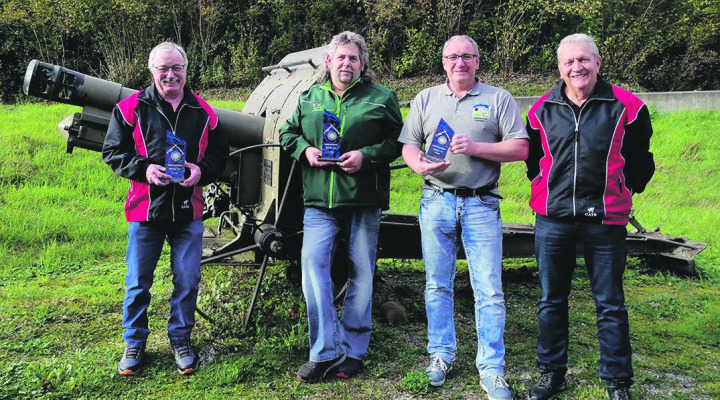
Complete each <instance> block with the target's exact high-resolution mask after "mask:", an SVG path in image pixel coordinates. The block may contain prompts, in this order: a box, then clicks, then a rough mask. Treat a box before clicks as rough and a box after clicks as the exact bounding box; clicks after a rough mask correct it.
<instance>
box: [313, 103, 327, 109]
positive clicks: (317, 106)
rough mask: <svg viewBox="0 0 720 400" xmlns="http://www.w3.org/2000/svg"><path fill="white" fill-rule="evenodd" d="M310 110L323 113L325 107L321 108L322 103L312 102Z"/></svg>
mask: <svg viewBox="0 0 720 400" xmlns="http://www.w3.org/2000/svg"><path fill="white" fill-rule="evenodd" d="M312 110H313V111H325V107H323V105H322V103H321V102H319V101H314V102H313V103H312Z"/></svg>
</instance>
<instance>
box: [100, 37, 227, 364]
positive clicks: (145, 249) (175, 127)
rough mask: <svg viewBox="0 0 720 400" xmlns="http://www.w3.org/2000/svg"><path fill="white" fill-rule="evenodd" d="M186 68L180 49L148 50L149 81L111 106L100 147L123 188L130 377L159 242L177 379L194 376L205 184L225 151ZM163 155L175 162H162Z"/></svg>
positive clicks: (142, 342) (137, 360)
mask: <svg viewBox="0 0 720 400" xmlns="http://www.w3.org/2000/svg"><path fill="white" fill-rule="evenodd" d="M187 67H188V60H187V55H186V54H185V51H184V50H183V48H182V47H180V46H178V45H177V44H175V43H172V42H164V43H161V44H159V45H157V46H156V47H155V48H154V49H152V51H151V52H150V56H149V58H148V68H149V69H150V72H151V73H152V76H153V82H154V83H153V84H152V85H150V86H149V87H147V88H146V89H144V90H141V91H139V92H137V93H135V94H133V95H131V96H130V97H128V98H126V99H123V100H122V101H120V102H119V103H118V104H117V106H115V108H114V109H113V112H112V117H111V119H110V124H109V126H108V131H107V135H106V137H105V143H104V144H103V149H102V153H103V159H104V160H105V162H106V163H107V164H108V165H109V166H110V168H112V170H113V171H115V173H116V174H117V175H119V176H121V177H123V178H126V179H129V180H130V190H129V192H128V199H127V202H126V203H125V217H126V219H127V220H128V222H130V227H129V235H128V248H127V255H126V259H127V275H126V277H125V300H124V302H123V323H122V324H123V328H124V333H123V340H124V341H125V352H124V353H123V357H122V359H121V360H120V363H119V365H118V373H119V374H121V375H135V374H137V373H138V372H139V371H140V368H141V367H142V365H143V361H144V354H145V346H146V342H147V337H148V333H149V330H148V321H147V308H148V305H149V304H150V288H151V287H152V282H153V274H154V272H155V268H156V266H157V262H158V259H159V257H160V254H161V252H162V248H163V244H164V242H165V241H166V240H167V242H168V244H169V245H170V251H171V253H170V268H171V270H172V273H173V286H174V289H173V293H172V296H171V298H170V318H169V320H168V327H167V334H168V338H169V339H170V345H171V347H172V351H173V354H174V357H175V363H176V365H177V369H178V372H180V373H181V374H183V375H186V374H191V373H193V372H194V371H195V369H196V368H197V356H196V354H195V352H194V350H193V348H192V347H191V345H190V334H191V332H192V328H193V326H194V325H195V306H196V300H197V293H198V285H199V282H200V258H201V255H202V234H203V223H202V215H203V190H202V186H204V185H207V184H209V183H211V182H213V181H215V179H216V178H217V177H218V175H219V174H221V173H222V171H223V170H224V168H225V161H226V159H227V157H228V151H229V150H228V144H227V141H226V139H225V137H224V136H223V134H222V132H221V131H220V129H219V122H218V118H217V116H216V115H215V113H214V112H213V110H212V109H211V108H210V106H209V105H208V104H207V103H206V102H205V100H203V99H202V98H201V97H200V96H198V95H196V94H195V93H193V92H191V91H190V89H189V88H188V87H187V86H186V85H185V76H186V73H187ZM168 155H173V156H174V157H175V158H173V159H174V160H175V161H177V162H175V163H173V162H171V163H166V162H167V159H168V157H167V156H168ZM183 160H185V161H184V163H183Z"/></svg>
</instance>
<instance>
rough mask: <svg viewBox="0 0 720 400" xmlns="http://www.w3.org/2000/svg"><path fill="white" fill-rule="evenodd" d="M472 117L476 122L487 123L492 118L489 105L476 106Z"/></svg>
mask: <svg viewBox="0 0 720 400" xmlns="http://www.w3.org/2000/svg"><path fill="white" fill-rule="evenodd" d="M472 117H473V119H474V120H475V121H481V122H484V121H487V119H488V118H490V105H489V104H475V105H474V106H473V111H472Z"/></svg>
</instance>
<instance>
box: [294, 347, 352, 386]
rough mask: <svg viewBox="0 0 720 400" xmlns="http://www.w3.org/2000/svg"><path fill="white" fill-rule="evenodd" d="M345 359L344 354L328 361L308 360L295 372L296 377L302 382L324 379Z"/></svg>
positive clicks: (315, 381)
mask: <svg viewBox="0 0 720 400" xmlns="http://www.w3.org/2000/svg"><path fill="white" fill-rule="evenodd" d="M343 361H345V354H343V355H341V356H340V357H338V358H335V359H332V360H328V361H320V362H315V361H308V362H306V363H305V364H303V365H302V366H300V369H299V370H298V372H297V379H298V380H299V381H300V382H304V383H317V382H320V381H321V380H323V379H325V377H326V376H327V375H328V374H329V373H330V372H331V371H332V370H334V369H335V367H337V366H338V365H340V364H342V362H343Z"/></svg>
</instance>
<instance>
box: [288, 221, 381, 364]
mask: <svg viewBox="0 0 720 400" xmlns="http://www.w3.org/2000/svg"><path fill="white" fill-rule="evenodd" d="M379 230H380V209H379V208H375V209H371V208H340V209H326V208H315V207H307V208H305V216H304V221H303V245H302V254H301V263H302V287H303V294H304V295H305V302H306V304H307V313H308V331H309V336H310V361H315V362H321V361H328V360H332V359H335V358H337V357H339V356H341V355H343V354H347V356H348V357H352V358H355V359H358V360H360V359H362V358H363V356H365V353H367V350H368V346H369V345H370V325H371V316H372V314H371V311H372V290H373V275H374V274H375V261H376V255H377V243H378V233H379ZM339 235H342V236H343V237H345V238H346V239H347V242H348V262H349V272H348V286H347V292H346V293H345V301H344V305H343V309H342V314H341V317H340V319H339V320H338V316H337V310H336V309H335V305H334V303H333V290H334V287H333V281H332V278H331V276H330V268H331V266H332V260H333V256H334V254H335V250H336V247H337V239H338V237H339Z"/></svg>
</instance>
